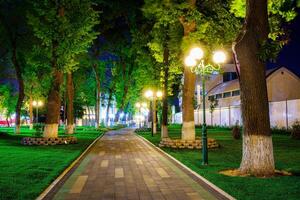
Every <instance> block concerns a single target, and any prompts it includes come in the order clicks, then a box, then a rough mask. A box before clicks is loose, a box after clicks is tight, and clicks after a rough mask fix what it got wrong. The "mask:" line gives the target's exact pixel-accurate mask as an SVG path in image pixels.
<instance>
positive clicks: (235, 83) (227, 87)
mask: <svg viewBox="0 0 300 200" xmlns="http://www.w3.org/2000/svg"><path fill="white" fill-rule="evenodd" d="M238 89H240V83H239V80H238V79H235V80H232V81H227V82H224V83H221V84H219V85H217V86H216V87H214V88H212V89H211V90H210V91H208V94H219V93H223V92H226V91H232V90H238Z"/></svg>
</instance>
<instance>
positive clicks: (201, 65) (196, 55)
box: [185, 47, 226, 165]
mask: <svg viewBox="0 0 300 200" xmlns="http://www.w3.org/2000/svg"><path fill="white" fill-rule="evenodd" d="M203 56H204V53H203V50H202V49H201V48H199V47H196V48H193V49H192V50H191V51H190V54H189V55H188V56H187V57H186V58H185V65H186V66H187V67H191V71H192V72H193V73H195V74H197V75H200V76H201V80H202V102H203V103H202V114H203V123H202V164H203V165H207V164H208V150H207V149H208V148H207V129H206V113H205V96H206V94H205V78H206V77H207V76H209V75H211V74H213V73H214V72H219V71H220V68H221V66H220V64H221V63H224V62H225V59H226V56H225V53H224V52H222V51H216V52H214V54H213V61H214V63H215V65H212V64H206V63H205V61H206V60H205V59H204V58H203Z"/></svg>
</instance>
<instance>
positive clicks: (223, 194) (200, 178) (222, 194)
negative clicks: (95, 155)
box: [134, 133, 236, 200]
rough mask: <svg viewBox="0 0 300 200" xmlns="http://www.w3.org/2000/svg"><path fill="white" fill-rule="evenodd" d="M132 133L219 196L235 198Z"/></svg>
mask: <svg viewBox="0 0 300 200" xmlns="http://www.w3.org/2000/svg"><path fill="white" fill-rule="evenodd" d="M134 134H135V135H137V136H138V137H139V138H140V139H141V140H142V141H144V142H146V143H147V144H149V145H151V146H152V147H154V148H155V149H156V150H157V151H159V152H160V153H162V154H163V155H165V156H166V157H168V158H169V159H171V160H172V161H173V162H175V163H176V164H178V165H179V166H180V167H182V168H183V169H185V170H187V171H188V172H189V173H191V174H192V175H193V176H195V177H196V178H197V179H198V180H200V181H201V182H203V183H204V184H206V185H207V186H208V187H209V188H211V189H212V190H213V191H215V192H217V193H218V194H220V195H221V196H223V197H224V198H225V199H228V200H236V199H235V198H234V197H233V196H231V195H230V194H228V193H226V192H225V191H224V190H222V189H221V188H219V187H218V186H216V185H215V184H213V183H212V182H210V181H208V180H207V179H205V178H204V177H203V176H201V175H199V174H198V173H196V172H195V171H193V170H191V169H190V168H188V167H187V166H185V165H184V164H183V163H181V162H180V161H178V160H177V159H176V158H174V157H173V156H171V155H169V154H168V153H166V152H165V151H164V150H162V149H161V148H159V147H157V146H155V145H154V144H152V143H151V142H150V141H149V140H147V139H146V138H144V137H142V136H140V135H138V134H137V133H134Z"/></svg>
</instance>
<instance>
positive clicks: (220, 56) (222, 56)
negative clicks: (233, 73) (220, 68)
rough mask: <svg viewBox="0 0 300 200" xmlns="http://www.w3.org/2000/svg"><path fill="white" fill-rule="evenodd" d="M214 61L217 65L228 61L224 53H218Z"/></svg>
mask: <svg viewBox="0 0 300 200" xmlns="http://www.w3.org/2000/svg"><path fill="white" fill-rule="evenodd" d="M213 60H214V62H215V63H218V64H219V63H224V62H225V60H226V55H225V53H224V52H223V51H216V52H215V53H214V55H213Z"/></svg>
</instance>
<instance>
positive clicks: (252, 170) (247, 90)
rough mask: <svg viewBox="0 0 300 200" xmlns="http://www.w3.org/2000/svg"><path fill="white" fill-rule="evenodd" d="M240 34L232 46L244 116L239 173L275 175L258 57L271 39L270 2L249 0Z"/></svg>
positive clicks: (265, 92)
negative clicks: (238, 75) (268, 10)
mask: <svg viewBox="0 0 300 200" xmlns="http://www.w3.org/2000/svg"><path fill="white" fill-rule="evenodd" d="M246 9H247V14H246V19H245V24H244V27H243V30H242V31H241V34H240V35H239V37H238V38H237V40H236V42H235V43H234V44H233V51H234V53H235V59H236V63H237V64H238V65H239V67H238V68H239V69H240V87H241V103H242V104H241V108H242V117H243V127H244V136H243V157H242V162H241V165H240V169H239V170H240V172H241V173H243V174H251V175H255V176H270V175H273V174H274V170H275V166H274V156H273V144H272V137H271V132H270V120H269V106H268V96H267V85H266V77H265V63H264V62H263V61H261V60H260V59H259V58H258V54H259V52H260V48H261V46H260V44H262V42H264V41H266V40H267V37H268V33H269V30H268V14H267V0H247V7H246Z"/></svg>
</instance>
